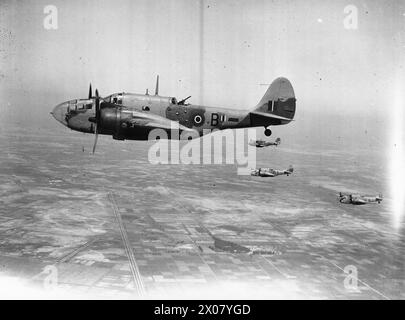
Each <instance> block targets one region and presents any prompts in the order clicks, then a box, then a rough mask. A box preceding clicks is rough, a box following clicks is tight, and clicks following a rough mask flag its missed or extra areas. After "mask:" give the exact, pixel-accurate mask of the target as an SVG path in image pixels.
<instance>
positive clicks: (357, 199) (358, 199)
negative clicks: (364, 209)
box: [352, 198, 366, 204]
mask: <svg viewBox="0 0 405 320" xmlns="http://www.w3.org/2000/svg"><path fill="white" fill-rule="evenodd" d="M352 202H353V203H355V204H366V201H365V200H363V199H361V198H354V199H352Z"/></svg>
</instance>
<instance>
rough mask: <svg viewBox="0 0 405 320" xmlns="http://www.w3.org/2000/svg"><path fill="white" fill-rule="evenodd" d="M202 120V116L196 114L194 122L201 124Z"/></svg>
mask: <svg viewBox="0 0 405 320" xmlns="http://www.w3.org/2000/svg"><path fill="white" fill-rule="evenodd" d="M201 122H202V117H201V116H200V115H199V114H197V115H196V116H194V123H195V124H201Z"/></svg>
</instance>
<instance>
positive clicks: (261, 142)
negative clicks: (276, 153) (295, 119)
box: [249, 138, 281, 148]
mask: <svg viewBox="0 0 405 320" xmlns="http://www.w3.org/2000/svg"><path fill="white" fill-rule="evenodd" d="M280 143H281V139H280V138H277V139H276V141H274V142H271V141H264V140H251V141H249V145H250V146H252V147H256V148H264V147H268V146H276V147H277V146H278V145H279V144H280Z"/></svg>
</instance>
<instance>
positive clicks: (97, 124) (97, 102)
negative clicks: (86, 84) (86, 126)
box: [93, 89, 101, 154]
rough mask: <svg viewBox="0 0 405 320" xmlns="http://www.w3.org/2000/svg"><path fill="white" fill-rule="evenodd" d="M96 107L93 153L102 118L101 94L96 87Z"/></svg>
mask: <svg viewBox="0 0 405 320" xmlns="http://www.w3.org/2000/svg"><path fill="white" fill-rule="evenodd" d="M95 108H96V123H95V128H94V132H95V138H94V145H93V154H94V152H95V151H96V145H97V139H98V128H99V125H100V118H101V111H100V96H99V94H98V90H97V89H96V98H95Z"/></svg>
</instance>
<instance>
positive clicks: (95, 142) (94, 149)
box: [93, 123, 98, 154]
mask: <svg viewBox="0 0 405 320" xmlns="http://www.w3.org/2000/svg"><path fill="white" fill-rule="evenodd" d="M94 131H95V135H96V136H95V138H94V144H93V154H94V152H95V151H96V145H97V139H98V127H97V123H96V127H95V128H94Z"/></svg>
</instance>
